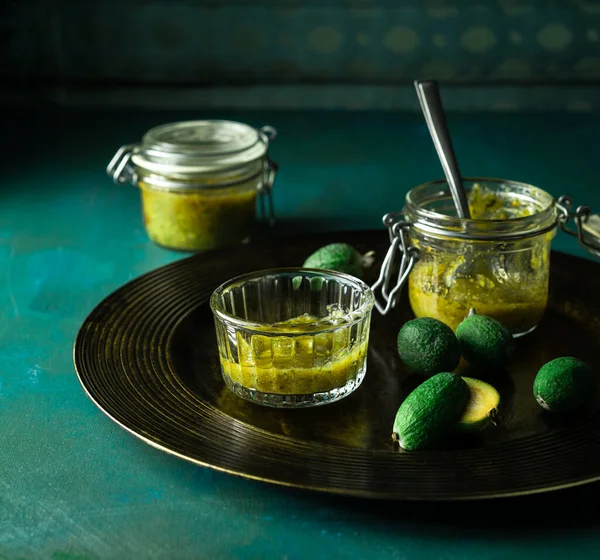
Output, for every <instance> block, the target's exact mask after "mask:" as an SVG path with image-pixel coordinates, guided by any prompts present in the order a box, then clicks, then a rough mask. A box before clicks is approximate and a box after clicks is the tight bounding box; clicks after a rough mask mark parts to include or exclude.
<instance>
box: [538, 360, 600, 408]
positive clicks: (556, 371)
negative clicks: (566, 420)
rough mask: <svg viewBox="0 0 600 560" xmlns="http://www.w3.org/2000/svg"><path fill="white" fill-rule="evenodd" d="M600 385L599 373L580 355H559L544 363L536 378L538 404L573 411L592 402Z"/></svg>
mask: <svg viewBox="0 0 600 560" xmlns="http://www.w3.org/2000/svg"><path fill="white" fill-rule="evenodd" d="M597 389H598V376H597V375H596V372H595V371H593V370H592V368H590V366H588V365H587V364H586V363H584V362H582V361H581V360H578V359H577V358H569V357H565V358H556V359H555V360H552V361H550V362H548V363H547V364H545V365H543V366H542V367H541V369H540V371H538V373H537V375H536V376H535V380H534V382H533V395H534V396H535V400H536V401H537V402H538V404H539V405H540V406H541V407H542V408H545V409H546V410H550V411H552V412H571V411H573V410H576V409H578V408H582V407H584V406H586V405H587V404H589V403H590V402H591V401H592V400H593V399H594V396H595V394H596V391H597Z"/></svg>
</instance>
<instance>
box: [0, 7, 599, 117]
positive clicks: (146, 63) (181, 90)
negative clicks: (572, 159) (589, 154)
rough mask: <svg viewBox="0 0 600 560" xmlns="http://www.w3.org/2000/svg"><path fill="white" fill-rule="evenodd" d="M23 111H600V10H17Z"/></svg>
mask: <svg viewBox="0 0 600 560" xmlns="http://www.w3.org/2000/svg"><path fill="white" fill-rule="evenodd" d="M0 26H1V31H2V33H1V36H2V39H1V40H2V42H3V43H4V45H3V48H2V49H0V53H1V54H0V57H1V58H0V69H1V73H2V75H3V76H4V77H5V78H9V79H10V83H11V86H10V87H9V88H6V89H5V91H4V92H3V98H4V99H5V100H10V101H11V102H13V103H14V102H19V103H31V102H37V103H41V102H55V103H61V104H92V105H94V104H101V105H115V104H117V105H136V106H138V105H146V106H164V107H171V106H176V107H181V106H186V107H195V106H209V107H215V106H217V107H218V106H244V107H251V108H252V107H254V108H262V107H283V108H302V107H311V108H315V107H324V108H346V109H354V108H358V109H377V108H384V109H393V108H407V107H410V108H416V103H415V99H414V94H413V92H412V91H410V90H411V84H412V81H413V80H414V79H416V78H436V79H439V80H440V81H443V83H444V84H445V85H446V86H447V87H448V93H447V97H446V100H447V103H448V104H449V105H450V106H451V108H457V109H469V108H471V109H475V110H477V109H482V108H485V109H492V110H513V109H519V108H525V109H527V108H529V109H548V110H556V109H564V110H570V111H590V110H596V109H600V103H599V97H600V95H599V91H600V88H599V87H598V86H599V85H600V2H599V1H596V0H594V1H592V0H562V1H560V0H559V1H545V2H544V1H531V0H530V1H517V0H478V1H477V0H476V1H468V0H462V1H459V0H454V1H446V2H442V1H437V2H436V1H426V0H424V1H419V0H412V1H407V0H396V1H392V0H380V1H374V0H304V1H300V0H257V1H254V2H252V1H247V0H232V1H219V0H172V1H169V0H121V1H118V0H104V1H101V0H80V1H75V0H20V1H16V0H8V1H7V0H5V1H4V2H3V3H2V7H0Z"/></svg>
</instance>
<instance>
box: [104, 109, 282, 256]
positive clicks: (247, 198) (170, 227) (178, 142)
mask: <svg viewBox="0 0 600 560" xmlns="http://www.w3.org/2000/svg"><path fill="white" fill-rule="evenodd" d="M275 135H276V132H275V130H274V129H273V128H271V127H263V128H262V129H260V130H257V129H254V128H252V127H250V126H248V125H246V124H243V123H237V122H232V121H221V120H208V121H185V122H178V123H169V124H165V125H161V126H158V127H155V128H153V129H151V130H149V131H148V132H147V133H146V134H145V135H144V137H143V139H142V143H141V144H140V145H129V146H123V147H122V148H121V149H120V150H119V152H117V154H116V155H115V157H114V158H113V160H112V161H111V163H110V164H109V166H108V169H107V171H108V173H109V174H110V175H112V176H113V178H114V180H115V181H116V182H117V183H125V182H130V183H132V184H134V185H137V186H139V187H140V191H141V200H142V211H143V218H144V225H145V227H146V231H147V233H148V237H149V238H150V239H151V240H152V241H153V242H154V243H156V244H157V245H161V246H163V247H166V248H169V249H175V250H181V251H205V250H209V249H217V248H220V247H226V246H229V245H234V244H237V243H242V242H244V241H247V240H248V239H249V238H250V236H251V234H252V231H253V227H254V224H255V221H256V207H257V200H258V201H260V208H261V210H262V213H263V217H267V218H268V219H269V220H270V221H271V222H272V221H273V220H274V211H273V203H272V195H271V189H272V187H273V182H274V178H275V173H276V170H277V166H276V164H275V163H274V162H273V161H272V160H271V159H270V158H269V156H268V153H267V151H268V147H269V143H270V141H271V140H272V139H273V138H274V137H275Z"/></svg>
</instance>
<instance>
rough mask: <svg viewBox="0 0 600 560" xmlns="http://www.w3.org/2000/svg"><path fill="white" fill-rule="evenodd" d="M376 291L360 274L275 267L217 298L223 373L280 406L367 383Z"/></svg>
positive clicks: (237, 281)
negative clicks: (365, 380) (357, 276)
mask: <svg viewBox="0 0 600 560" xmlns="http://www.w3.org/2000/svg"><path fill="white" fill-rule="evenodd" d="M373 304H374V296H373V293H372V292H371V289H370V288H369V286H367V285H366V284H365V283H364V282H362V281H360V280H359V279H358V278H355V277H354V276H350V275H348V274H342V273H338V272H332V271H324V270H313V269H303V268H285V269H271V270H263V271H258V272H253V273H250V274H246V275H244V276H239V277H237V278H234V279H232V280H229V281H228V282H226V283H224V284H222V285H221V286H220V287H219V288H217V289H216V290H215V291H214V292H213V294H212V296H211V299H210V307H211V309H212V312H213V315H214V319H215V328H216V332H217V345H218V349H219V358H220V362H221V371H222V373H223V379H224V380H225V383H226V384H227V386H228V387H229V389H231V390H232V391H233V392H234V393H235V394H236V395H238V396H239V397H242V398H243V399H246V400H249V401H252V402H254V403H257V404H261V405H265V406H270V407H275V408H300V407H309V406H318V405H322V404H326V403H330V402H334V401H337V400H339V399H342V398H344V397H345V396H347V395H349V394H350V393H352V392H353V391H354V390H355V389H357V388H358V386H359V385H360V384H361V383H362V380H363V379H364V376H365V373H366V370H367V346H368V342H369V327H370V322H371V310H372V309H373Z"/></svg>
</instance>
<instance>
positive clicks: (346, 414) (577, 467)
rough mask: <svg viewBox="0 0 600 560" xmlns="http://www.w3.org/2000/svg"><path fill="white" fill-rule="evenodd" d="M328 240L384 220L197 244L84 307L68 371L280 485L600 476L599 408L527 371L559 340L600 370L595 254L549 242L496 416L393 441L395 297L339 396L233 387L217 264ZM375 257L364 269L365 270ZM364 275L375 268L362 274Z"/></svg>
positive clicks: (120, 408)
mask: <svg viewBox="0 0 600 560" xmlns="http://www.w3.org/2000/svg"><path fill="white" fill-rule="evenodd" d="M333 241H344V242H348V243H351V244H352V245H354V246H355V247H357V248H358V249H359V250H361V251H363V252H366V251H368V250H375V251H376V253H377V256H378V257H379V258H381V257H382V256H383V255H384V254H385V250H386V249H387V247H388V238H387V234H386V232H383V231H377V232H371V231H362V232H338V233H332V234H327V235H315V236H303V237H298V238H295V237H293V238H292V237H289V238H280V239H278V240H276V241H272V242H271V243H269V244H250V245H247V246H242V247H238V248H235V249H231V250H227V251H215V252H211V253H205V254H201V255H196V256H193V257H190V258H187V259H184V260H181V261H178V262H175V263H173V264H170V265H168V266H166V267H163V268H160V269H158V270H155V271H153V272H150V273H148V274H146V275H144V276H142V277H140V278H138V279H136V280H134V281H132V282H130V283H128V284H126V285H125V286H123V287H122V288H120V289H119V290H117V291H116V292H114V293H113V294H112V295H110V296H109V297H108V298H106V299H105V300H104V301H102V302H101V303H100V304H99V305H98V306H97V308H96V309H95V310H94V311H93V312H92V313H91V314H90V316H89V317H88V318H87V319H86V321H85V322H84V324H83V325H82V327H81V330H80V332H79V334H78V336H77V340H76V342H75V349H74V360H75V367H76V370H77V373H78V375H79V378H80V381H81V383H82V385H83V387H84V389H85V391H86V392H87V394H88V395H89V396H90V398H91V399H92V400H93V401H94V402H95V403H96V404H97V405H98V407H99V408H100V409H101V410H102V411H103V412H105V414H107V415H108V416H109V417H110V418H111V419H113V420H114V421H115V422H117V423H118V424H120V425H121V426H122V427H124V428H125V429H127V430H129V431H130V432H131V433H132V434H134V435H136V436H137V437H139V438H141V439H143V440H144V441H146V442H147V443H149V444H151V445H153V446H155V447H158V448H159V449H162V450H164V451H166V452H168V453H172V454H174V455H177V456H179V457H181V458H183V459H187V460H189V461H192V462H195V463H197V464H200V465H203V466H207V467H212V468H215V469H218V470H221V471H226V472H228V473H231V474H236V475H240V476H244V477H248V478H253V479H258V480H262V481H265V482H271V483H277V484H283V485H288V486H294V487H300V488H306V489H312V490H321V491H328V492H334V493H339V494H346V495H353V496H363V497H372V498H390V499H411V500H456V499H474V498H491V497H500V496H513V495H522V494H530V493H536V492H543V491H548V490H554V489H559V488H566V487H569V486H575V485H578V484H583V483H586V482H591V481H594V480H599V479H600V414H599V408H600V407H598V405H597V403H596V404H595V405H594V406H593V407H591V409H590V410H589V411H587V412H586V413H585V414H584V415H583V416H579V417H576V418H571V419H565V418H556V417H553V416H551V415H549V414H547V413H544V412H543V411H542V409H541V408H540V407H539V406H538V405H537V404H536V403H535V400H534V398H533V393H532V384H533V378H534V376H535V374H536V372H537V371H538V369H539V367H540V366H541V365H542V364H543V363H545V362H547V361H549V360H551V359H552V358H555V357H558V356H567V355H568V356H576V357H578V358H580V359H582V360H585V361H587V362H588V363H589V364H590V365H592V366H593V367H595V368H597V369H598V370H600V289H598V288H599V286H600V265H598V264H596V263H593V262H589V261H586V260H582V259H578V258H575V257H570V256H567V255H564V254H560V253H553V255H552V266H551V270H552V274H551V296H550V304H549V309H548V311H547V313H546V316H545V318H544V320H543V322H542V324H541V325H540V327H539V328H538V329H537V330H536V331H535V332H534V333H533V334H531V335H529V336H526V337H525V338H522V339H520V340H519V341H518V345H517V352H516V356H515V358H514V360H513V363H512V365H511V366H510V369H509V371H508V374H504V375H502V376H498V377H497V378H491V379H490V382H492V383H493V384H494V385H495V386H496V388H497V389H498V390H499V391H500V393H501V395H502V411H501V412H502V420H503V421H502V424H501V425H500V426H499V427H496V428H488V429H487V430H485V431H484V432H482V433H481V434H479V435H477V436H469V437H466V436H463V437H456V438H454V439H450V440H447V441H445V442H444V443H443V444H440V445H437V446H436V447H435V449H431V450H423V451H418V452H404V451H402V450H400V451H398V450H396V449H395V448H394V446H393V443H392V440H391V438H390V434H391V428H392V424H393V420H394V416H395V413H396V410H397V408H398V406H399V405H400V403H401V402H402V400H403V399H404V397H405V396H406V395H407V394H408V393H409V392H410V391H411V390H412V389H413V388H414V387H416V385H417V384H418V383H419V382H420V381H422V379H421V378H417V377H415V376H412V375H409V374H407V372H406V371H405V369H404V368H403V366H402V364H401V362H400V360H399V358H398V354H397V350H396V335H397V333H398V330H399V329H400V327H401V326H402V324H403V323H404V322H405V321H406V320H408V319H410V318H412V313H411V311H410V307H409V305H408V302H407V300H406V298H404V299H403V300H402V302H401V303H400V304H399V306H398V309H397V310H396V311H395V312H393V313H391V314H390V315H389V316H386V317H382V316H380V315H379V314H378V313H377V312H376V311H374V312H373V319H372V327H371V336H370V347H369V354H368V369H367V376H366V378H365V381H364V382H363V384H362V386H361V387H360V388H359V389H358V390H357V391H356V392H355V393H354V394H352V395H350V396H349V397H347V398H346V399H343V400H342V401H340V402H338V403H334V404H331V405H326V406H322V407H318V408H313V409H303V410H276V409H269V408H263V407H259V406H257V405H254V404H251V403H248V402H246V401H243V400H241V399H239V398H238V397H236V396H235V395H233V394H232V393H230V392H229V390H228V389H227V388H226V387H225V385H224V383H223V381H222V379H221V374H220V370H219V363H218V356H217V351H216V340H215V335H214V326H213V320H212V315H211V312H210V309H209V307H208V298H209V296H210V294H211V293H212V291H213V289H214V288H215V287H216V286H217V285H219V284H220V283H221V282H223V281H225V280H226V279H228V278H231V277H233V276H236V275H238V274H242V273H244V272H249V271H251V270H257V269H261V268H271V267H279V266H299V265H301V264H302V262H303V261H304V259H305V258H306V257H307V256H308V255H309V254H310V253H311V252H312V251H314V250H315V249H317V248H318V247H320V246H322V245H325V244H327V243H329V242H333ZM378 266H379V262H377V263H376V264H375V269H374V270H372V271H371V274H373V275H375V274H376V271H377V268H378ZM367 281H368V282H369V283H370V284H372V283H373V282H374V278H368V279H367Z"/></svg>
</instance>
